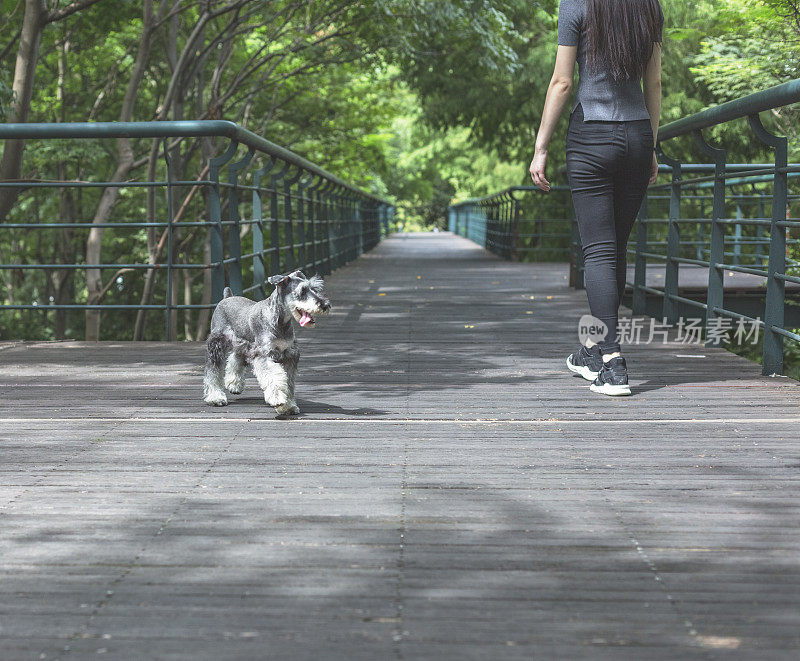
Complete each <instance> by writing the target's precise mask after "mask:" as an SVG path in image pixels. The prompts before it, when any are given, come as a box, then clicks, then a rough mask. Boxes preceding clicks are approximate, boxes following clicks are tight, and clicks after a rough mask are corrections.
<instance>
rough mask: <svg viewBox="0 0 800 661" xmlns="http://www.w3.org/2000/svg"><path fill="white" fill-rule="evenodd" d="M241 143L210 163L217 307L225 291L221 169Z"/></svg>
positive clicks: (213, 286) (213, 295) (213, 279)
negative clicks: (220, 187) (220, 188)
mask: <svg viewBox="0 0 800 661" xmlns="http://www.w3.org/2000/svg"><path fill="white" fill-rule="evenodd" d="M238 148H239V143H238V142H236V141H231V142H230V143H229V144H228V148H227V149H226V150H225V152H224V153H223V154H221V155H220V156H216V157H214V158H212V159H211V160H210V161H209V163H208V178H209V180H210V181H211V182H212V183H211V186H210V187H209V189H208V220H209V224H210V229H211V262H212V263H213V264H216V266H214V267H213V268H212V270H211V303H212V304H214V305H216V304H217V303H219V302H220V301H221V300H222V292H223V290H224V289H225V265H224V264H223V263H222V262H223V259H224V256H223V243H222V208H221V204H220V191H219V169H220V167H221V166H223V165H225V163H227V162H228V161H230V160H231V158H233V156H234V155H235V154H236V150H237V149H238Z"/></svg>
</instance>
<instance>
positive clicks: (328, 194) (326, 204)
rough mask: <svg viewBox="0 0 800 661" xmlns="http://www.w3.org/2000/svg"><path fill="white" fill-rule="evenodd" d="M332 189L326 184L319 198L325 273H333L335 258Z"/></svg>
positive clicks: (332, 187)
mask: <svg viewBox="0 0 800 661" xmlns="http://www.w3.org/2000/svg"><path fill="white" fill-rule="evenodd" d="M333 189H334V184H332V183H331V182H326V184H325V186H324V187H323V188H322V191H321V196H322V198H323V208H324V215H325V231H324V234H323V237H324V241H325V243H324V246H325V273H326V274H327V273H333V269H334V268H335V265H334V259H335V257H336V255H335V252H334V249H335V247H336V246H335V245H334V244H333V232H334V230H333V228H334V221H335V218H334V214H335V213H336V210H335V208H334V204H333Z"/></svg>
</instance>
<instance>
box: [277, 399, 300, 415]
mask: <svg viewBox="0 0 800 661" xmlns="http://www.w3.org/2000/svg"><path fill="white" fill-rule="evenodd" d="M275 413H277V414H278V415H299V414H300V407H299V406H298V405H297V402H295V401H294V400H289V401H288V402H286V404H283V405H282V406H276V407H275Z"/></svg>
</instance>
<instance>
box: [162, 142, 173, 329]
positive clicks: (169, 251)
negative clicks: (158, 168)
mask: <svg viewBox="0 0 800 661" xmlns="http://www.w3.org/2000/svg"><path fill="white" fill-rule="evenodd" d="M162 144H163V146H164V162H165V163H166V165H167V292H166V301H165V306H164V307H165V309H164V313H165V314H164V316H165V319H166V331H167V332H166V337H167V342H172V340H173V339H174V338H173V337H172V271H173V263H172V262H173V256H172V250H173V248H172V230H173V227H172V223H173V221H174V214H173V212H172V159H171V158H170V155H169V142H168V140H167V138H164V139H163V142H162Z"/></svg>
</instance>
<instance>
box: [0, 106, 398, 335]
mask: <svg viewBox="0 0 800 661" xmlns="http://www.w3.org/2000/svg"><path fill="white" fill-rule="evenodd" d="M123 137H124V138H136V139H150V140H151V141H152V145H153V156H156V157H157V158H158V163H159V166H158V167H159V169H161V170H162V171H163V177H148V178H144V179H142V180H129V181H121V182H114V181H107V180H102V179H99V178H97V179H95V178H92V177H90V178H88V179H85V180H62V181H58V180H35V181H34V180H20V181H0V187H6V188H9V187H10V188H16V189H18V190H20V191H22V194H21V196H20V198H19V199H18V201H17V205H16V208H17V209H19V211H15V209H12V211H11V213H10V214H9V216H8V217H7V222H5V223H2V224H0V233H2V235H0V237H1V238H2V239H4V240H5V245H14V240H12V235H16V237H17V238H19V237H24V236H28V237H30V236H31V234H35V235H36V236H37V238H38V239H39V240H42V239H43V240H44V241H45V242H47V241H59V240H66V239H65V237H66V238H68V239H69V240H71V241H78V240H82V239H76V236H81V237H82V236H83V235H80V234H79V233H81V232H83V233H86V236H87V237H88V235H89V233H91V232H95V233H96V234H95V236H96V237H97V236H99V237H100V241H101V242H102V246H101V250H102V253H103V255H106V254H111V253H113V256H112V257H111V258H108V259H106V258H104V259H102V260H101V261H100V262H99V263H91V264H90V263H87V262H86V261H85V259H81V255H79V254H78V255H75V259H74V260H71V261H61V260H58V259H56V260H54V261H53V262H52V263H47V262H42V261H28V262H20V261H19V260H13V261H12V260H9V259H7V257H8V256H7V255H3V257H6V258H5V259H3V258H0V261H1V262H2V263H0V278H2V279H4V280H8V279H9V278H10V277H12V276H13V275H14V274H16V275H17V276H21V277H34V278H35V277H36V273H42V272H43V273H44V274H45V277H47V276H48V275H51V274H53V273H55V272H58V273H63V272H64V271H67V270H72V271H73V272H80V271H84V272H86V271H90V270H92V269H97V270H98V271H99V272H100V273H101V274H103V278H104V280H108V281H109V285H108V286H107V287H106V288H105V290H104V292H103V295H102V296H101V300H99V301H98V300H92V299H91V298H90V297H89V296H88V293H86V292H84V293H83V294H81V293H80V288H77V289H76V291H77V292H78V293H77V294H76V295H75V299H76V300H72V301H69V302H64V301H54V300H44V301H38V300H37V301H17V300H14V301H9V300H8V298H7V297H6V298H2V299H0V310H2V311H3V312H4V313H6V314H11V311H25V310H36V311H37V312H39V313H43V312H44V313H46V312H48V311H66V310H83V311H90V310H98V311H106V312H109V311H137V312H138V313H139V314H141V315H144V314H145V313H146V312H147V311H162V312H164V314H165V319H166V321H165V330H166V332H165V337H166V339H167V340H172V339H174V338H175V334H176V333H175V327H176V322H175V314H176V312H177V311H179V310H208V309H210V308H213V307H214V306H215V305H216V303H217V302H218V301H219V300H220V299H221V298H222V295H223V289H224V287H225V286H226V285H229V286H230V287H231V289H232V290H233V292H234V293H235V294H238V295H247V296H250V297H251V298H254V299H256V300H260V299H262V298H264V297H266V296H267V293H268V289H269V285H268V284H267V282H266V278H267V277H268V276H269V275H270V274H275V273H280V272H286V271H290V270H293V269H296V268H298V269H304V270H308V271H310V272H312V273H319V274H321V275H325V274H327V273H330V272H331V271H333V270H334V269H336V268H338V267H339V266H341V265H343V264H345V263H346V262H348V261H350V260H352V259H355V258H356V257H357V256H358V255H359V254H361V253H362V252H364V251H367V250H370V249H371V248H373V247H374V246H375V245H376V244H377V243H378V242H379V241H380V239H381V236H382V235H385V234H386V233H387V231H388V227H389V223H390V221H391V219H392V216H393V213H394V206H393V205H392V204H391V203H389V202H387V201H385V200H382V199H380V198H378V197H375V196H373V195H370V194H369V193H366V192H364V191H362V190H359V189H357V188H355V187H353V186H351V185H350V184H348V183H346V182H344V181H342V180H341V179H339V178H337V177H335V176H334V175H332V174H330V173H328V172H326V171H325V170H323V169H322V168H320V167H319V166H317V165H315V164H313V163H311V162H309V161H307V160H306V159H304V158H302V157H300V156H298V155H297V154H295V153H293V152H291V151H289V150H287V149H284V148H282V147H279V146H278V145H276V144H273V143H272V142H270V141H268V140H266V139H264V138H262V137H261V136H258V135H256V134H255V133H252V132H251V131H248V130H246V129H244V128H242V127H240V126H238V125H236V124H234V123H232V122H227V121H163V122H131V123H119V122H108V123H74V124H5V125H0V138H2V139H6V140H8V139H25V140H26V141H28V150H31V149H32V148H33V147H32V145H36V143H35V142H33V141H53V140H57V141H59V142H58V143H52V144H56V145H64V144H66V145H69V144H71V143H70V142H69V141H79V140H80V141H85V140H92V141H94V140H98V141H99V140H102V139H109V138H123ZM212 140H214V141H220V142H221V143H222V144H221V147H217V148H216V150H215V149H214V147H213V146H212V145H211V144H210V141H212ZM199 141H206V143H205V145H203V144H201V143H200V142H199ZM73 144H74V143H73ZM90 144H92V145H94V146H96V147H100V146H102V143H99V144H98V143H90ZM181 147H183V151H180V150H181ZM203 147H205V153H214V151H216V152H217V153H218V155H216V156H213V157H211V158H208V159H207V166H206V167H205V168H204V169H203V170H202V172H201V174H200V176H198V177H197V178H196V179H187V178H183V179H181V178H175V176H174V171H175V165H174V161H175V160H176V156H177V157H179V158H182V159H183V160H184V165H185V164H186V162H187V160H188V158H189V157H191V158H193V160H192V161H191V164H192V166H196V167H197V169H200V167H199V166H198V163H199V162H200V159H199V158H198V156H197V154H198V152H200V151H202V148H203ZM156 150H158V151H156ZM186 169H187V168H186V167H184V168H183V171H186ZM223 170H225V174H224V176H223V175H222V172H223ZM152 171H153V170H151V172H152ZM110 187H116V188H118V189H120V193H121V194H125V195H127V198H128V200H127V202H126V203H124V204H123V203H121V202H117V205H116V206H115V210H116V209H118V208H121V207H122V208H127V209H134V211H133V213H136V214H137V215H138V217H134V218H133V219H130V220H123V219H119V218H110V217H109V218H107V219H101V221H100V222H98V218H97V217H95V218H94V220H92V219H89V218H88V217H84V218H75V217H63V214H61V217H58V218H37V219H36V220H35V221H34V220H30V219H29V218H28V217H26V216H29V215H30V209H31V208H32V207H35V208H37V209H42V208H48V209H50V213H53V214H54V215H58V214H56V212H55V211H54V209H57V206H58V205H57V203H54V202H53V200H49V201H48V200H42V199H41V198H43V197H46V196H47V195H48V193H49V194H50V195H53V194H54V192H57V194H58V195H63V194H64V193H65V191H71V193H70V194H72V195H82V196H90V197H91V201H90V202H91V203H92V204H93V205H94V207H95V208H96V207H97V203H98V200H99V195H100V194H101V193H102V192H103V191H106V190H108V189H109V188H110ZM148 190H150V191H151V192H150V193H149V195H150V198H149V200H148V201H142V200H141V199H139V201H138V207H137V206H136V203H133V202H131V199H133V198H136V197H137V196H142V195H148V193H147V191H148ZM152 191H159V192H160V193H161V196H160V197H158V198H157V196H155V195H154V194H153V192H152ZM198 193H199V194H198ZM84 201H85V200H84ZM85 206H86V205H85ZM145 207H147V213H146V214H142V213H140V212H137V208H138V209H139V210H141V209H143V208H145ZM92 210H94V209H92ZM36 215H37V216H40V215H41V214H40V213H37V214H36ZM87 216H88V214H87ZM142 216H145V218H143V217H142ZM191 216H193V217H191ZM187 217H191V218H187ZM147 233H150V237H151V241H150V244H151V245H150V253H149V256H148V253H147V251H146V247H145V245H144V244H145V235H146V234H147ZM159 234H160V236H159ZM123 237H124V240H123V241H120V240H118V239H121V238H123ZM155 238H157V239H158V244H157V245H158V246H160V248H159V249H158V250H157V251H155V252H154V250H153V246H152V244H153V242H154V239H155ZM198 238H199V239H200V240H199V241H198V240H197V239H198ZM190 239H191V246H192V247H191V248H188V247H187V245H188V244H187V242H189V241H190ZM120 256H128V257H129V258H128V259H119V257H120ZM131 257H133V258H131ZM136 257H138V259H136ZM198 272H201V273H203V274H209V273H210V278H209V277H208V276H207V275H205V277H204V278H203V280H204V284H202V285H198V284H197V283H195V284H194V286H193V287H190V288H189V289H191V290H192V291H191V292H190V293H188V294H187V291H189V290H188V289H187V288H186V287H184V290H185V291H184V294H185V296H184V301H183V303H179V302H177V300H176V299H177V296H176V284H177V283H176V282H175V279H176V274H179V273H180V274H182V275H184V276H186V277H185V278H184V279H185V280H187V281H188V280H189V277H190V276H189V275H188V274H193V275H197V274H198ZM109 273H111V274H113V275H112V277H111V278H110V279H109V278H108V277H107V276H108V274H109ZM148 274H149V275H148ZM148 277H150V278H151V279H154V280H155V279H158V286H155V285H153V283H150V285H149V286H150V288H151V291H152V292H153V293H152V294H151V295H150V296H147V295H145V294H144V293H143V289H144V287H146V286H148V285H147V284H146V283H145V280H146V278H148ZM115 278H119V279H120V282H123V281H124V287H123V288H119V287H115V286H114V285H115V282H114V280H115ZM6 284H8V283H6ZM6 289H7V290H9V287H7V288H6ZM123 289H124V290H125V292H126V294H125V295H121V294H120V292H121V291H122V290H123ZM117 290H119V291H117ZM95 298H96V297H95ZM197 298H199V299H200V300H199V302H196V300H192V299H197ZM109 299H111V301H112V302H108V301H109ZM148 299H149V300H148ZM155 299H158V300H155Z"/></svg>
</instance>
